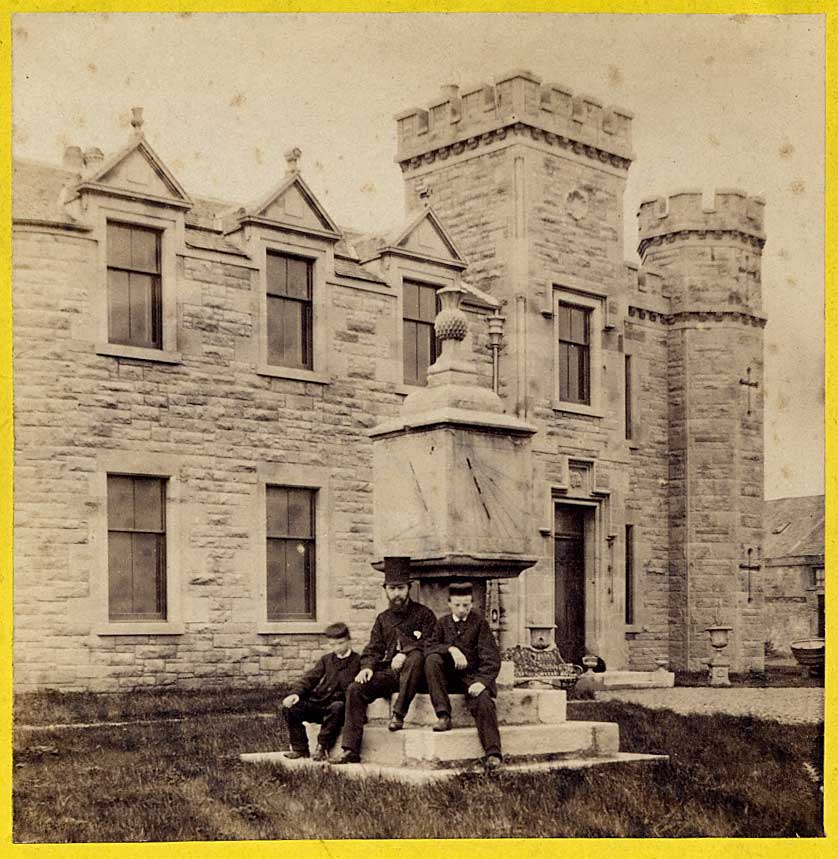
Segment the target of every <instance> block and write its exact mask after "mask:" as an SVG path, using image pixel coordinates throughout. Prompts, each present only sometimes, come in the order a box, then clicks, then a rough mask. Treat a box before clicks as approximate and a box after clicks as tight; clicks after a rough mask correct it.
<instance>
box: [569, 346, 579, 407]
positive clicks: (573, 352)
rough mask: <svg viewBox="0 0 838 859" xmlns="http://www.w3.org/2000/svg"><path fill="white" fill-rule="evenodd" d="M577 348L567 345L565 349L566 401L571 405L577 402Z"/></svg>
mask: <svg viewBox="0 0 838 859" xmlns="http://www.w3.org/2000/svg"><path fill="white" fill-rule="evenodd" d="M578 350H579V347H578V346H574V345H573V344H568V347H567V399H568V400H569V401H570V402H571V403H578V402H579V351H578Z"/></svg>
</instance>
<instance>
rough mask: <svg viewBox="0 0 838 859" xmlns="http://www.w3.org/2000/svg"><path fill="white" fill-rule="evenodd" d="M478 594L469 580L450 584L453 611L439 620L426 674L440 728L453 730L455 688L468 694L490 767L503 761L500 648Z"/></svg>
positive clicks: (469, 703) (478, 733)
mask: <svg viewBox="0 0 838 859" xmlns="http://www.w3.org/2000/svg"><path fill="white" fill-rule="evenodd" d="M473 601H474V594H473V591H472V586H471V584H470V583H468V582H462V583H452V584H450V585H449V586H448V607H449V608H450V610H451V611H450V613H448V614H444V615H442V616H441V617H439V618H438V619H437V622H436V628H435V629H434V632H433V635H432V636H431V640H430V641H429V642H428V645H427V655H426V657H425V677H426V678H427V681H428V692H429V693H430V696H431V703H432V704H433V707H434V711H435V712H436V714H437V723H436V725H434V730H435V731H450V730H451V700H450V699H449V697H448V693H449V692H465V695H466V703H467V705H468V708H469V711H470V712H471V715H472V716H473V717H474V721H475V722H476V724H477V735H478V737H479V738H480V743H481V745H482V746H483V751H484V752H485V755H486V757H485V758H484V765H485V767H486V769H487V770H494V769H497V768H498V767H499V766H500V765H501V762H502V756H501V748H500V732H499V730H498V717H497V711H496V710H495V701H494V699H495V697H496V696H497V686H496V684H495V679H496V678H497V676H498V672H499V671H500V651H499V650H498V645H497V642H496V641H495V637H494V635H492V630H491V629H490V628H489V624H488V622H487V621H486V618H484V617H482V616H481V615H480V614H478V613H477V612H475V611H472V604H473Z"/></svg>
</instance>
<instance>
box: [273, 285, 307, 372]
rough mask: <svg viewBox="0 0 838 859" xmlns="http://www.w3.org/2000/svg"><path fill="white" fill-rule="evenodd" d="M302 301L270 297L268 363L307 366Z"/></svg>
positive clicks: (285, 365)
mask: <svg viewBox="0 0 838 859" xmlns="http://www.w3.org/2000/svg"><path fill="white" fill-rule="evenodd" d="M304 307H305V305H304V304H303V303H302V302H300V301H291V300H289V299H284V298H274V297H269V298H268V363H269V364H276V365H279V366H281V367H305V366H306V362H305V361H304V360H303V358H304V350H303V346H304V343H303V337H302V333H303V332H302V328H303V319H304V314H303V310H304Z"/></svg>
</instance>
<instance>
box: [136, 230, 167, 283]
mask: <svg viewBox="0 0 838 859" xmlns="http://www.w3.org/2000/svg"><path fill="white" fill-rule="evenodd" d="M159 247H160V235H159V234H158V233H156V232H154V231H153V230H141V229H138V228H136V227H134V228H132V229H131V265H130V268H131V269H133V270H134V271H145V272H149V273H153V274H157V273H158V272H159V271H160V263H159V253H158V249H159Z"/></svg>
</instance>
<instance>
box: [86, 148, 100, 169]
mask: <svg viewBox="0 0 838 859" xmlns="http://www.w3.org/2000/svg"><path fill="white" fill-rule="evenodd" d="M83 160H84V166H85V167H86V168H87V169H88V171H89V172H93V171H94V170H96V168H97V167H98V166H99V165H100V164H101V163H102V162H103V161H104V160H105V153H104V152H102V150H101V149H99V147H98V146H91V147H89V148H88V149H85V150H84V156H83Z"/></svg>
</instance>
